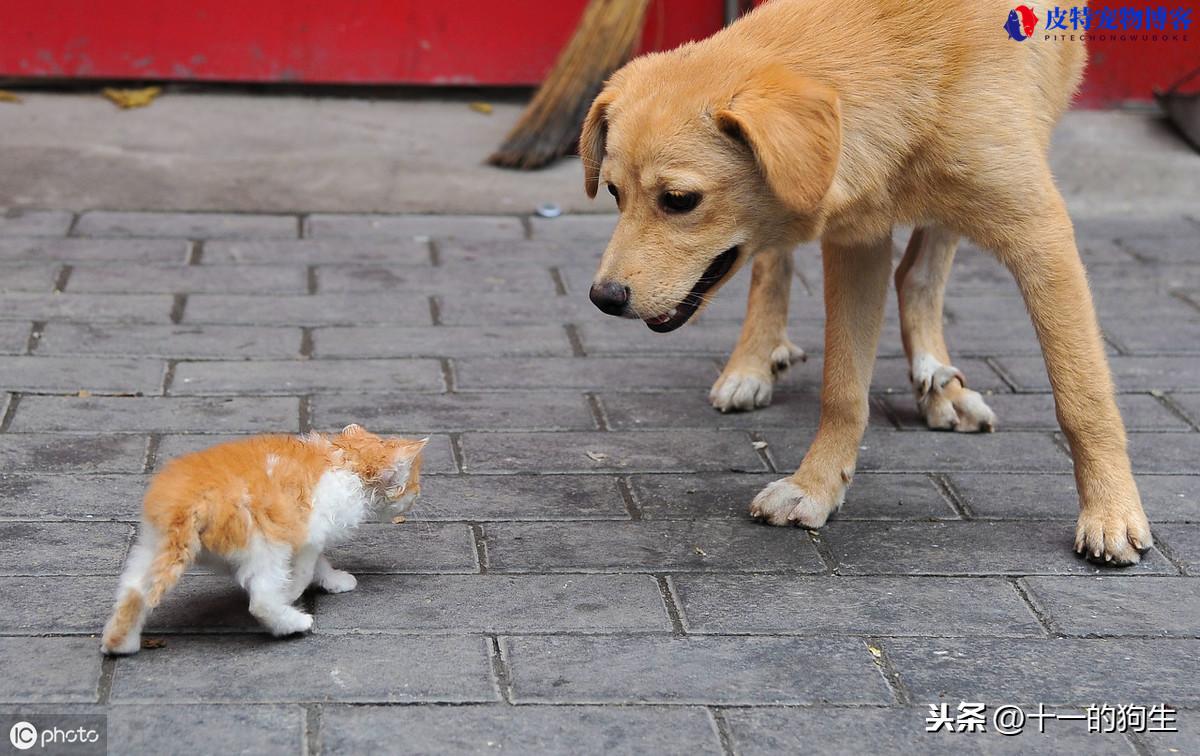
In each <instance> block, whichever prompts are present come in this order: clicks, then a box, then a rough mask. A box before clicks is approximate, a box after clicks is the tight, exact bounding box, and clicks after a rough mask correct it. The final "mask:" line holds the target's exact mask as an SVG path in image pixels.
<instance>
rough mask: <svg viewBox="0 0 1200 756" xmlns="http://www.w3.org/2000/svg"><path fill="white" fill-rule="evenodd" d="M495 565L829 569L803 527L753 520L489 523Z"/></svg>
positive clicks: (523, 568) (510, 568) (524, 568)
mask: <svg viewBox="0 0 1200 756" xmlns="http://www.w3.org/2000/svg"><path fill="white" fill-rule="evenodd" d="M483 532H484V538H485V540H486V542H487V556H488V564H489V567H490V569H491V570H492V571H494V572H585V571H586V572H634V571H644V572H656V571H665V572H809V573H812V572H823V571H824V569H825V565H824V563H823V562H822V561H821V559H820V558H819V557H818V555H817V551H816V549H815V547H813V545H812V542H811V541H810V539H809V538H808V536H807V535H806V534H805V533H804V532H802V531H799V530H793V529H786V528H767V527H764V526H760V525H757V524H755V523H752V522H745V521H744V522H725V521H713V520H710V521H695V522H687V521H678V522H594V523H572V524H569V525H567V524H559V523H532V522H531V523H503V522H502V523H489V524H487V525H485V526H484V529H483Z"/></svg>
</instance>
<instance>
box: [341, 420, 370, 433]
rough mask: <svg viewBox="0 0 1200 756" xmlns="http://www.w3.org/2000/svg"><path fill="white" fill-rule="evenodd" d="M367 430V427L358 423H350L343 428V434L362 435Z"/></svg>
mask: <svg viewBox="0 0 1200 756" xmlns="http://www.w3.org/2000/svg"><path fill="white" fill-rule="evenodd" d="M366 432H367V429H366V428H364V427H362V426H361V425H359V424H358V423H350V424H349V425H347V426H346V427H345V428H342V435H343V436H361V435H362V434H364V433H366Z"/></svg>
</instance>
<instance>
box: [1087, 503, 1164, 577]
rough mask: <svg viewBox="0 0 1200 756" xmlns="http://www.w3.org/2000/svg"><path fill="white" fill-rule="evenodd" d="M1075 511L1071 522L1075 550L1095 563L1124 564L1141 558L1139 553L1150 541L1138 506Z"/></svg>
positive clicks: (1151, 541)
mask: <svg viewBox="0 0 1200 756" xmlns="http://www.w3.org/2000/svg"><path fill="white" fill-rule="evenodd" d="M1096 509H1097V508H1094V507H1093V508H1089V509H1087V510H1084V511H1083V512H1081V513H1080V514H1079V521H1078V523H1077V524H1076V526H1075V553H1077V554H1083V555H1084V556H1086V557H1087V558H1088V559H1090V560H1091V561H1093V562H1096V563H1097V564H1106V565H1109V566H1112V567H1127V566H1129V565H1131V564H1137V563H1138V562H1140V561H1142V553H1141V552H1143V551H1146V550H1147V549H1149V548H1150V547H1151V546H1153V545H1154V536H1152V535H1151V534H1150V523H1149V521H1147V520H1146V515H1145V513H1144V512H1142V510H1141V507H1136V508H1133V509H1131V510H1127V509H1124V508H1115V509H1114V510H1110V511H1096Z"/></svg>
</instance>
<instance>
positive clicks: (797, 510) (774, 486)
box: [750, 478, 845, 530]
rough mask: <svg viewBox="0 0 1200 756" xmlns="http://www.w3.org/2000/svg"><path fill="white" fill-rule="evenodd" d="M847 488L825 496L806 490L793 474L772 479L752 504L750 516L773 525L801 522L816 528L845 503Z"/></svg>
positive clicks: (808, 526)
mask: <svg viewBox="0 0 1200 756" xmlns="http://www.w3.org/2000/svg"><path fill="white" fill-rule="evenodd" d="M844 497H845V488H842V489H841V490H840V491H839V492H838V493H837V494H836V495H835V496H833V497H829V498H822V497H819V496H815V495H813V494H810V493H809V492H807V491H805V490H804V489H803V488H801V487H800V486H798V485H796V483H795V481H793V480H792V479H791V478H783V479H782V480H777V481H774V482H773V483H768V484H767V487H766V488H764V489H763V490H761V491H759V492H758V496H755V497H754V502H753V503H751V504H750V516H751V517H754V518H756V519H759V520H766V521H767V522H768V523H770V524H772V525H799V526H800V527H804V528H811V529H814V530H815V529H816V528H819V527H821V526H822V525H824V524H825V521H826V520H828V519H829V515H831V514H833V513H834V512H836V511H837V510H838V508H839V507H841V506H842V501H843V499H844Z"/></svg>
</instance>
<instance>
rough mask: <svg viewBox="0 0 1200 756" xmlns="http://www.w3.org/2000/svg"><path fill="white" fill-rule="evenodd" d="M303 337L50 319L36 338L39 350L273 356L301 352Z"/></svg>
mask: <svg viewBox="0 0 1200 756" xmlns="http://www.w3.org/2000/svg"><path fill="white" fill-rule="evenodd" d="M300 340H301V337H300V329H299V328H264V327H261V326H213V325H210V326H196V325H142V326H136V325H135V326H121V327H113V326H110V325H98V324H97V325H93V324H90V323H78V324H76V323H50V324H49V325H47V326H46V329H45V331H44V332H43V333H42V336H41V338H40V339H38V342H37V354H38V355H55V354H89V355H104V356H121V357H127V356H138V357H162V358H169V359H206V358H221V357H242V358H258V359H263V358H268V359H269V358H273V357H275V358H280V357H299V356H300Z"/></svg>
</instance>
